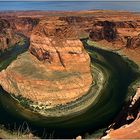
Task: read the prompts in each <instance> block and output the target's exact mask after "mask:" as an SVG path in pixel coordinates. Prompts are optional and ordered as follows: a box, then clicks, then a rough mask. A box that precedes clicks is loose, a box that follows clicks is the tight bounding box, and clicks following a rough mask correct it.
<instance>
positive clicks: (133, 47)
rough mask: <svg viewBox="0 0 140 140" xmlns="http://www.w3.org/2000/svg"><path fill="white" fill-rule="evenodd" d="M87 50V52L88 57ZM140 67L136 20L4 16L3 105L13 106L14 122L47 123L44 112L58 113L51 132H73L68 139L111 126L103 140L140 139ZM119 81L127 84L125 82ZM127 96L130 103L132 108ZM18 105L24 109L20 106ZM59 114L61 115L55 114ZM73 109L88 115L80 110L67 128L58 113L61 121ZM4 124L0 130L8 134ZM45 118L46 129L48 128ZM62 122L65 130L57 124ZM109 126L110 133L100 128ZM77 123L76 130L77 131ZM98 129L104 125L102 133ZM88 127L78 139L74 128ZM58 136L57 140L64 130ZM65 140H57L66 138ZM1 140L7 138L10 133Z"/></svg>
mask: <svg viewBox="0 0 140 140" xmlns="http://www.w3.org/2000/svg"><path fill="white" fill-rule="evenodd" d="M81 40H82V41H83V43H82V41H81ZM84 43H85V45H84ZM84 47H85V48H86V47H87V48H88V49H89V50H88V51H86V50H85V49H84ZM105 50H106V51H105ZM106 54H107V55H106ZM128 59H130V60H131V61H130V60H128ZM117 60H118V61H117ZM120 61H121V62H120ZM139 66H140V13H138V12H137V13H136V12H132V13H131V12H124V11H102V10H97V11H92V10H90V11H77V12H45V11H44V12H43V11H42V12H40V11H28V12H25V11H21V12H1V13H0V70H1V72H0V85H1V87H2V88H1V96H0V97H1V98H0V99H1V103H3V107H4V108H6V109H7V108H8V104H6V105H5V102H6V101H9V102H8V103H9V106H10V110H12V107H13V106H12V105H14V107H13V108H16V109H15V112H14V111H13V112H14V113H15V114H16V111H17V112H18V111H19V112H21V114H22V113H23V114H22V115H23V116H24V115H27V116H28V115H29V116H28V117H36V116H37V115H36V114H32V113H34V112H35V113H41V114H40V115H42V112H38V110H41V111H42V110H43V109H44V108H45V109H47V111H46V112H54V114H53V117H54V118H55V119H54V120H53V119H51V118H50V119H51V121H49V123H48V125H47V126H46V127H49V124H52V125H53V126H54V127H56V126H57V127H59V125H61V126H62V127H63V128H65V127H70V128H71V127H72V128H71V129H70V131H68V132H67V133H68V135H66V136H69V135H70V136H71V137H70V138H73V137H76V136H78V135H79V134H80V135H82V136H83V137H84V138H88V137H86V136H85V132H89V131H90V132H94V130H96V129H97V130H98V129H99V128H100V127H99V124H100V126H102V127H103V126H104V127H107V125H108V129H107V130H106V131H104V135H105V136H104V137H103V138H140V127H139V123H140V119H139V118H140V117H139V116H140V115H139V114H140V113H139V108H140V106H139V102H140V94H139V93H140V92H139V85H140V72H139ZM117 68H118V69H117ZM125 70H126V74H125ZM129 72H130V74H129ZM115 74H116V75H117V76H118V77H120V76H121V80H120V78H118V77H117V76H116V77H115ZM127 79H129V80H127ZM118 80H120V81H118ZM122 81H125V82H126V83H122ZM119 83H121V84H123V85H119ZM115 84H116V85H115ZM117 84H118V85H117ZM123 86H124V87H125V88H124V89H123ZM119 87H121V89H118V88H119ZM95 91H96V92H95ZM116 92H117V93H116ZM114 93H115V94H114ZM122 93H123V94H125V95H121V94H122ZM108 95H109V96H108ZM122 96H126V98H127V100H125V99H124V98H122ZM96 97H97V98H96ZM10 99H12V100H10ZM93 99H94V100H93ZM10 101H11V102H10ZM6 103H7V102H6ZM14 103H15V104H16V103H19V104H18V105H17V106H16V105H15V104H14ZM116 104H117V105H118V106H116ZM89 105H90V106H89ZM108 106H109V107H110V110H111V112H109V111H110V110H108ZM18 107H19V108H18ZM20 107H21V108H22V109H21V108H20ZM24 107H25V108H24ZM30 107H31V108H30ZM59 107H61V108H60V110H57V109H58V108H59ZM72 107H74V108H76V107H77V108H78V107H80V109H81V108H82V107H83V108H84V107H86V110H84V109H83V108H82V109H83V110H82V111H83V112H82V111H81V113H82V114H80V113H79V112H80V111H79V108H78V109H76V112H75V114H76V116H77V117H75V119H74V121H75V122H76V123H74V121H73V120H72V119H71V118H73V115H75V114H69V115H68V117H67V116H66V118H65V119H66V120H67V121H65V119H63V118H62V119H59V117H60V116H59V117H58V116H57V113H58V111H60V112H61V113H62V116H63V115H65V112H64V110H65V108H67V109H71V108H72ZM116 108H117V109H116ZM20 109H21V110H20ZM92 109H93V111H92ZM106 109H107V110H106ZM113 109H114V110H115V109H116V110H115V111H113ZM27 110H30V111H31V114H28V113H27V112H26V111H27ZM119 110H120V111H119ZM78 111H79V112H78ZM103 111H104V113H103ZM87 112H89V113H87ZM114 112H115V113H114ZM4 113H5V112H3V113H2V114H4ZM26 113H27V114H26ZM86 113H87V114H86ZM113 113H114V115H112V114H113ZM82 115H83V116H84V117H83V116H82ZM6 116H7V115H6ZM6 116H5V117H4V121H2V122H5V123H4V125H5V126H7V127H6V128H9V126H8V125H7V124H8V123H7V122H6V121H7V119H6ZM110 116H112V117H110ZM113 116H114V117H113ZM47 117H48V118H46V120H45V119H44V121H47V119H48V120H49V116H47ZM69 117H70V119H69ZM96 117H97V118H96ZM9 118H12V117H9ZM9 118H8V119H9ZM39 118H41V117H40V116H39ZM0 119H1V118H0ZM31 119H32V118H31ZM41 119H42V118H41ZM5 120H6V121H5ZM57 120H58V122H59V121H60V123H58V122H57V123H55V121H57ZM96 120H97V121H96ZM10 121H11V120H10ZM25 121H27V120H26V119H25ZM33 121H34V120H33ZM61 121H62V122H63V123H64V126H63V123H62V122H61ZM90 121H91V122H90ZM94 121H95V123H94ZM104 121H105V124H106V125H105V124H103V123H102V122H104ZM108 121H109V122H108ZM53 122H54V124H53ZM9 123H11V122H9ZM39 123H40V122H39ZM71 123H72V124H73V123H74V124H75V126H74V125H72V126H71ZM78 123H79V124H78ZM77 124H78V125H77ZM94 124H98V125H97V128H95V127H96V125H95V126H94ZM82 125H83V128H79V129H78V130H77V131H76V132H77V133H76V132H75V129H74V128H77V127H78V126H82ZM87 125H88V127H87ZM98 127H99V128H98ZM102 127H101V128H102ZM33 128H34V126H33ZM92 128H94V130H91V129H92ZM49 129H50V128H49ZM63 130H64V129H63ZM35 131H36V132H37V134H38V133H41V132H43V133H44V127H43V128H41V129H38V127H36V129H35ZM57 132H58V133H57ZM79 132H81V133H79ZM50 133H52V132H50ZM55 133H56V135H58V134H59V133H60V130H59V131H57V130H56V132H55ZM62 133H63V131H62ZM83 133H84V134H83ZM97 133H98V132H97ZM63 135H64V134H63ZM93 135H94V133H93ZM95 135H96V134H95ZM0 136H1V135H0ZM66 136H64V137H56V138H68V137H66ZM1 137H2V138H3V137H4V133H3V134H2V136H1ZM91 137H92V136H91ZM4 138H9V137H4ZM43 138H44V137H43ZM47 138H48V137H47ZM93 138H96V137H94V136H93ZM98 138H99V137H98Z"/></svg>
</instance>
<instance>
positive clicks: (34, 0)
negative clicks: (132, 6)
mask: <svg viewBox="0 0 140 140" xmlns="http://www.w3.org/2000/svg"><path fill="white" fill-rule="evenodd" d="M0 1H86V0H0ZM87 1H111V2H113V1H126V2H127V1H132V2H133V1H140V0H87Z"/></svg>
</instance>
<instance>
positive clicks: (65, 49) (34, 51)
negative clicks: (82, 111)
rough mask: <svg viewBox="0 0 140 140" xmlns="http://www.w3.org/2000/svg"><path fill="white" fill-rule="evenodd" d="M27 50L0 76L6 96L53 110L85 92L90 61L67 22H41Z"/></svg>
mask: <svg viewBox="0 0 140 140" xmlns="http://www.w3.org/2000/svg"><path fill="white" fill-rule="evenodd" d="M29 50H30V52H31V53H29V52H28V53H24V54H22V55H21V56H19V57H18V58H17V60H15V61H14V62H12V64H11V65H9V66H8V68H7V69H6V70H3V71H2V72H1V73H0V84H1V85H2V87H3V88H4V90H6V91H7V92H8V93H12V94H15V95H16V96H22V97H24V98H27V99H30V100H31V101H34V102H40V103H43V104H45V105H48V106H54V105H58V104H65V103H68V102H71V101H73V100H76V99H78V98H79V97H81V96H82V95H84V94H86V92H87V91H88V90H89V87H90V84H91V82H92V76H91V73H90V58H89V56H88V54H87V53H86V52H85V50H84V48H83V45H82V43H81V41H80V40H79V39H76V31H75V30H74V28H72V27H69V26H68V24H67V22H62V21H60V20H59V19H57V18H53V19H52V20H51V21H46V20H43V21H41V22H40V23H39V25H38V26H37V27H36V28H35V29H34V30H33V33H32V35H31V41H30V48H29Z"/></svg>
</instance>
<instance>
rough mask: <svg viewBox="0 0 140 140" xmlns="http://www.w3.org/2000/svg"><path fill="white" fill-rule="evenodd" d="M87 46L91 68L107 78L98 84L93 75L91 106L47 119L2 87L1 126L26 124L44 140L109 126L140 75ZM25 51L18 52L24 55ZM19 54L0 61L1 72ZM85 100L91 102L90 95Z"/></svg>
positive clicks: (109, 54)
mask: <svg viewBox="0 0 140 140" xmlns="http://www.w3.org/2000/svg"><path fill="white" fill-rule="evenodd" d="M84 46H85V49H86V50H87V52H88V53H89V55H90V57H91V68H92V67H93V71H94V67H95V68H97V70H99V72H101V73H102V74H103V77H102V78H104V83H103V85H98V84H100V82H99V83H98V80H100V79H98V75H96V74H97V73H93V77H94V76H95V78H96V80H95V85H94V86H91V89H90V93H89V94H91V95H92V96H93V97H94V96H95V98H94V100H93V102H92V103H91V104H90V106H88V107H87V108H85V109H84V110H80V111H78V110H77V112H76V113H73V114H69V115H65V116H59V117H55V116H53V117H52V116H51V117H44V116H41V115H40V114H38V113H33V112H31V111H30V110H28V109H25V108H24V107H22V106H21V105H20V104H19V103H18V102H16V101H15V100H14V99H13V98H12V97H11V96H10V95H9V94H8V93H6V91H4V90H3V89H2V88H1V89H0V111H1V116H0V124H4V125H5V126H6V127H7V128H8V126H10V129H13V128H14V125H15V123H16V125H17V126H20V125H21V124H22V123H23V122H25V121H26V122H27V123H28V125H29V127H30V128H31V129H32V130H33V131H34V132H33V133H35V134H36V135H39V136H42V137H43V138H49V137H48V136H50V135H53V136H52V137H53V138H75V137H76V136H78V135H84V134H85V133H87V132H88V133H93V132H94V131H96V130H98V129H100V128H104V127H106V126H107V125H108V124H109V123H110V122H111V121H112V119H113V118H114V117H115V115H116V114H117V113H118V112H119V111H120V109H121V107H122V105H123V103H124V101H125V99H126V98H127V97H128V86H129V85H130V84H131V83H132V82H134V81H135V80H136V79H137V77H138V76H139V74H138V73H137V72H136V71H135V70H134V69H132V68H131V65H130V63H128V62H127V61H126V60H125V59H124V58H123V57H121V56H120V55H118V54H116V53H113V52H109V51H105V50H102V49H99V48H95V47H93V46H92V47H91V46H88V45H87V44H86V43H84ZM25 50H26V49H25ZM25 50H24V49H23V50H22V51H19V52H20V53H22V52H24V51H25ZM19 52H18V51H17V53H15V51H14V52H13V53H11V55H9V54H8V56H9V57H8V58H3V60H2V59H1V60H2V61H1V62H0V66H1V67H0V68H1V70H2V69H4V68H6V67H7V66H8V65H9V64H10V63H11V62H12V60H14V59H16V56H17V55H18V54H19ZM97 72H98V71H97ZM96 83H98V84H96ZM99 86H101V90H100V92H98V93H94V92H95V88H97V89H98V88H100V87H99ZM132 94H133V93H132ZM129 95H131V93H129ZM86 98H87V99H88V100H90V96H89V97H88V96H87V97H86ZM86 98H85V99H86ZM62 111H63V108H62ZM44 129H45V131H46V133H48V135H46V136H43V134H42V133H43V131H44Z"/></svg>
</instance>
